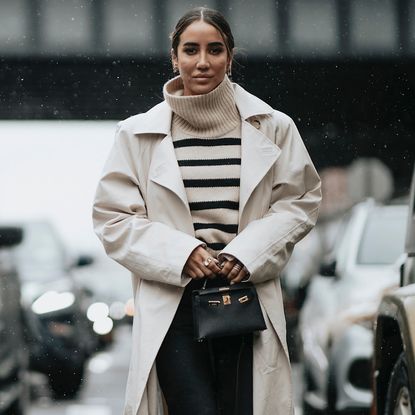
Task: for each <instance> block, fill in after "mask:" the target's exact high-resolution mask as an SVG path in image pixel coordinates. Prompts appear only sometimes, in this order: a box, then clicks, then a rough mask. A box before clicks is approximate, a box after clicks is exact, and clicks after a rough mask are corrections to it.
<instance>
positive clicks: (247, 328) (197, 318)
mask: <svg viewBox="0 0 415 415" xmlns="http://www.w3.org/2000/svg"><path fill="white" fill-rule="evenodd" d="M205 287H206V283H205V285H204V287H203V288H201V289H200V290H194V291H193V292H192V310H193V326H194V335H195V339H196V340H198V341H203V340H205V339H210V338H214V337H225V336H234V335H239V334H248V333H252V332H254V331H258V330H265V329H266V328H267V327H266V325H265V320H264V316H263V315H262V310H261V306H260V305H259V300H258V295H257V292H256V289H255V286H254V285H253V284H252V283H251V282H241V283H239V284H233V285H229V286H225V287H215V288H205Z"/></svg>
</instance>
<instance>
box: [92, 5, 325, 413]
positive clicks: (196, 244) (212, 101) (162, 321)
mask: <svg viewBox="0 0 415 415" xmlns="http://www.w3.org/2000/svg"><path fill="white" fill-rule="evenodd" d="M233 49H234V41H233V36H232V32H231V30H230V28H229V25H228V23H227V22H226V20H225V19H224V18H223V16H222V15H220V14H219V13H218V12H216V11H214V10H210V9H206V8H197V9H193V10H191V11H190V12H188V13H186V14H185V15H184V16H183V17H182V18H181V19H180V20H179V22H178V23H177V26H176V29H175V31H174V32H173V34H172V52H171V54H172V63H173V68H174V70H175V71H177V72H178V73H179V76H177V77H176V78H174V79H172V80H171V81H169V82H167V83H166V85H165V86H164V90H163V92H164V98H165V100H164V101H163V102H162V103H160V104H158V105H156V106H155V107H154V108H152V109H151V110H149V111H148V112H147V113H145V114H139V115H136V116H133V117H130V118H129V119H127V120H125V121H123V122H121V123H120V124H119V128H118V131H117V134H116V139H115V144H114V147H113V149H112V152H111V154H110V157H109V159H108V161H107V163H106V166H105V168H104V173H103V176H102V178H101V180H100V182H99V185H98V189H97V194H96V199H95V203H94V223H95V229H96V232H97V234H98V236H99V237H100V239H101V241H102V243H103V245H104V247H105V249H106V252H107V253H108V255H109V256H111V257H112V258H113V259H115V260H116V261H118V262H119V263H121V264H122V265H124V266H125V267H127V268H128V269H129V270H130V271H131V272H132V274H133V283H134V295H135V317H134V325H133V348H132V356H131V364H130V372H129V379H128V385H127V395H126V407H125V415H136V414H138V415H147V414H149V415H156V414H158V413H160V411H161V407H160V396H161V394H160V392H162V395H163V396H164V398H165V400H166V402H167V406H168V408H169V415H177V414H179V415H187V414H209V415H210V414H226V415H228V414H232V413H238V414H246V415H248V414H254V415H266V414H269V415H287V414H292V413H293V405H292V389H291V380H290V379H291V375H290V366H289V360H288V353H287V347H286V340H285V320H284V311H283V307H282V297H281V288H280V282H279V280H278V276H279V274H280V272H281V270H282V268H283V267H284V265H285V264H286V262H287V261H288V259H289V257H290V254H291V252H292V249H293V247H294V245H295V243H296V242H298V241H299V240H300V239H301V238H302V237H303V236H304V235H305V234H306V233H307V232H308V231H309V230H310V229H311V228H312V227H313V225H314V224H315V222H316V219H317V215H318V206H319V203H320V198H321V195H320V180H319V177H318V175H317V173H316V171H315V169H314V167H313V164H312V162H311V160H310V158H309V156H308V153H307V151H306V149H305V147H304V145H303V143H302V140H301V138H300V136H299V134H298V131H297V129H296V127H295V125H294V123H293V121H292V120H291V119H290V118H289V117H288V116H286V115H285V114H283V113H281V112H279V111H276V110H274V109H272V108H271V107H270V106H269V105H267V104H266V103H264V102H263V101H261V100H260V99H258V98H256V97H255V96H253V95H251V94H249V93H248V92H246V91H245V90H244V89H242V88H241V87H240V86H238V85H236V84H232V83H231V82H230V80H229V78H228V76H227V74H228V73H230V71H231V65H232V58H233ZM206 278H207V279H208V280H209V281H211V283H212V284H218V285H222V284H229V283H230V284H233V283H236V282H240V281H242V280H249V281H251V282H252V283H254V284H255V286H256V288H257V292H258V296H259V299H260V302H261V306H262V308H263V314H264V318H265V320H266V324H267V330H265V331H263V332H260V333H255V334H254V335H253V336H249V337H248V338H239V337H229V338H226V337H225V338H223V339H219V340H217V341H215V342H209V343H197V342H194V341H193V340H192V337H193V334H192V327H191V321H192V315H191V307H190V294H191V291H192V290H193V289H195V288H199V287H200V286H201V284H202V283H203V281H204V280H205V279H206ZM242 344H244V345H245V347H244V348H243V349H241V345H242ZM240 350H243V355H242V358H241V359H240V363H241V364H240V365H239V367H238V368H237V357H236V356H237V355H238V353H239V351H240ZM237 372H238V373H237ZM235 398H236V399H235ZM235 402H236V406H235Z"/></svg>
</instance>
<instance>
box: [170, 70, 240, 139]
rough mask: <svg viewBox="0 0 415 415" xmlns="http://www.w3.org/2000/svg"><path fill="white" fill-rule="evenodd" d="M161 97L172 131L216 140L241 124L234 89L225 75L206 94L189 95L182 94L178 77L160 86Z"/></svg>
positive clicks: (181, 83) (180, 80) (180, 81)
mask: <svg viewBox="0 0 415 415" xmlns="http://www.w3.org/2000/svg"><path fill="white" fill-rule="evenodd" d="M163 95H164V99H165V100H166V102H167V103H168V104H169V106H170V108H171V109H172V111H173V113H174V117H173V125H172V128H173V127H175V128H178V129H180V130H183V131H185V132H186V133H188V134H191V135H194V136H196V137H198V136H209V137H217V136H219V135H223V134H226V133H227V132H229V131H231V130H233V129H234V128H236V127H237V126H238V124H239V123H240V122H241V119H240V115H239V112H238V110H237V108H236V104H235V97H234V89H233V86H232V83H231V81H230V80H229V78H228V77H227V76H226V75H225V78H224V80H223V81H222V82H221V83H220V84H219V85H218V86H217V87H216V88H215V89H214V90H212V91H210V92H209V93H207V94H202V95H189V96H184V95H183V81H182V79H181V78H180V76H178V77H176V78H173V79H171V80H170V81H168V82H167V83H166V84H165V85H164V88H163Z"/></svg>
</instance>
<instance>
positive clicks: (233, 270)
mask: <svg viewBox="0 0 415 415" xmlns="http://www.w3.org/2000/svg"><path fill="white" fill-rule="evenodd" d="M219 275H220V276H221V277H224V278H227V279H228V281H230V283H231V284H236V283H237V282H241V281H242V280H243V279H244V278H246V277H248V276H249V272H248V270H247V269H246V268H245V267H244V265H243V264H242V263H241V262H240V261H238V260H237V259H236V258H234V257H233V258H231V259H225V260H224V261H223V262H222V263H221V271H220V273H219Z"/></svg>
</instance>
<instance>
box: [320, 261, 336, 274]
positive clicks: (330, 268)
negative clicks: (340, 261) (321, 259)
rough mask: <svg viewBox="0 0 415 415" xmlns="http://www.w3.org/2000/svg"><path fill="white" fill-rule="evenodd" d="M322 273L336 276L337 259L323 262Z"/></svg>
mask: <svg viewBox="0 0 415 415" xmlns="http://www.w3.org/2000/svg"><path fill="white" fill-rule="evenodd" d="M320 275H321V276H323V277H335V276H336V261H332V262H329V263H323V264H321V266H320Z"/></svg>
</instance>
